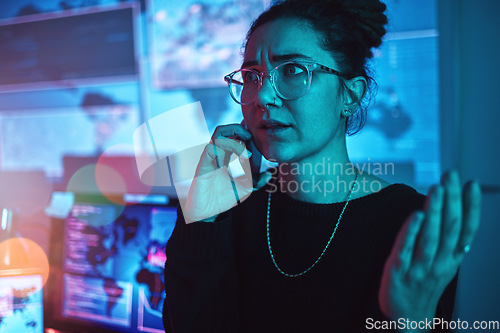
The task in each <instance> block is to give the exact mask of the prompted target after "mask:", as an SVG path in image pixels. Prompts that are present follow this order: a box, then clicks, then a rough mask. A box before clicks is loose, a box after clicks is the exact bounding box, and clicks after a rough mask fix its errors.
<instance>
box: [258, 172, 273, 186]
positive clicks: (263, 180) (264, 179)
mask: <svg viewBox="0 0 500 333" xmlns="http://www.w3.org/2000/svg"><path fill="white" fill-rule="evenodd" d="M271 178H273V174H272V173H271V172H270V171H266V172H264V173H261V174H260V175H259V179H258V180H257V182H256V183H255V184H254V189H255V190H258V189H260V188H262V187H264V186H265V185H266V184H267V183H269V181H270V180H271Z"/></svg>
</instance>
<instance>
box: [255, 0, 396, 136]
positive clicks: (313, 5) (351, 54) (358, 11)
mask: <svg viewBox="0 0 500 333" xmlns="http://www.w3.org/2000/svg"><path fill="white" fill-rule="evenodd" d="M385 9H386V6H385V4H384V3H382V2H380V1H379V0H328V1H326V0H314V1H306V0H284V1H278V2H276V3H275V4H274V5H273V6H271V7H270V8H269V9H268V10H267V11H265V12H263V13H262V14H261V15H260V16H259V17H258V18H257V19H256V20H255V21H254V22H253V24H252V26H251V27H250V30H249V31H248V33H247V38H246V41H247V43H248V40H249V39H250V37H251V36H252V34H253V33H254V32H255V30H256V29H257V28H258V27H260V26H261V25H263V24H265V23H268V22H271V21H274V20H277V19H281V18H291V19H299V20H303V21H305V23H306V24H309V25H310V26H311V27H312V28H313V29H314V30H316V31H317V32H319V33H320V34H322V42H323V45H322V46H323V48H324V49H325V50H326V51H329V52H330V53H331V54H332V56H333V57H334V59H335V61H336V62H337V63H338V64H339V66H340V71H341V72H342V73H343V74H344V75H346V77H348V78H353V77H356V76H363V77H365V78H366V80H367V82H368V87H367V94H365V96H366V95H367V96H369V97H370V96H371V94H372V91H373V88H374V85H375V86H376V83H375V81H374V80H373V79H372V78H371V77H370V76H369V75H368V73H369V70H368V65H367V60H368V59H370V58H371V57H372V56H373V53H372V51H371V49H372V47H378V46H379V45H380V44H381V43H382V37H383V36H384V35H385V32H386V31H385V28H384V25H385V24H387V17H386V16H385V14H384V11H385ZM245 49H246V45H245ZM340 80H341V82H342V88H343V89H344V91H347V93H349V95H350V96H351V97H352V98H354V100H357V96H356V95H355V94H354V93H353V92H352V91H351V90H350V89H348V88H347V86H346V85H345V81H344V79H342V78H340ZM369 99H370V98H368V100H369ZM357 102H358V105H359V110H358V112H355V113H354V114H353V115H352V116H350V117H349V118H347V121H346V133H347V134H348V135H353V134H355V133H357V132H359V131H360V130H361V129H362V128H363V126H364V124H365V122H366V107H367V104H365V103H362V100H357Z"/></svg>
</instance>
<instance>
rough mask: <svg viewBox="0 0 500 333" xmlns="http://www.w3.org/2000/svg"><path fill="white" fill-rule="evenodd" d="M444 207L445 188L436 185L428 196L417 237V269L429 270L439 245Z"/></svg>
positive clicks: (414, 263)
mask: <svg viewBox="0 0 500 333" xmlns="http://www.w3.org/2000/svg"><path fill="white" fill-rule="evenodd" d="M442 209H443V188H442V187H441V186H440V185H436V186H434V187H433V188H432V189H431V191H430V192H429V195H428V196H427V202H426V211H425V219H424V222H423V225H422V228H421V229H420V233H419V235H418V238H417V244H416V251H415V252H414V255H413V260H412V266H414V268H415V270H416V271H419V270H420V271H424V272H426V271H428V270H429V269H430V268H431V266H432V264H433V262H434V257H435V255H436V252H437V249H438V246H439V237H440V230H441V215H442Z"/></svg>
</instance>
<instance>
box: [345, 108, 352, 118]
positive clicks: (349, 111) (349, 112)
mask: <svg viewBox="0 0 500 333" xmlns="http://www.w3.org/2000/svg"><path fill="white" fill-rule="evenodd" d="M351 113H352V111H351V109H345V110H344V115H345V116H346V117H349V116H350V115H351Z"/></svg>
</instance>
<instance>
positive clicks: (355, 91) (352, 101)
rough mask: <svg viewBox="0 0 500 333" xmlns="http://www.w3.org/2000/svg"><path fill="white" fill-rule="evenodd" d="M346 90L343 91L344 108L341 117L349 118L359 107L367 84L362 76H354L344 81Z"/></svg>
mask: <svg viewBox="0 0 500 333" xmlns="http://www.w3.org/2000/svg"><path fill="white" fill-rule="evenodd" d="M344 82H345V86H346V88H347V89H345V91H344V108H343V111H342V115H343V116H344V117H349V116H351V115H352V114H354V113H355V112H356V110H357V109H358V108H359V107H360V105H361V101H362V100H363V97H365V94H366V89H367V86H368V82H367V81H366V79H365V78H364V77H363V76H356V77H354V78H352V79H350V80H345V81H344Z"/></svg>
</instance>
